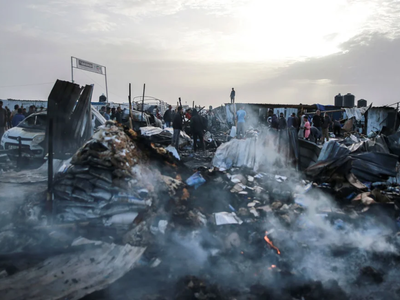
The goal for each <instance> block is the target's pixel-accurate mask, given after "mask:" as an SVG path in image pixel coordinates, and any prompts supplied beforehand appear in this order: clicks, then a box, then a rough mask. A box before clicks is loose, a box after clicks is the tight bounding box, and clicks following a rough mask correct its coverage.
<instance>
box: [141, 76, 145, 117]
mask: <svg viewBox="0 0 400 300" xmlns="http://www.w3.org/2000/svg"><path fill="white" fill-rule="evenodd" d="M145 91H146V84H145V83H143V98H142V119H141V121H143V110H144V93H145Z"/></svg>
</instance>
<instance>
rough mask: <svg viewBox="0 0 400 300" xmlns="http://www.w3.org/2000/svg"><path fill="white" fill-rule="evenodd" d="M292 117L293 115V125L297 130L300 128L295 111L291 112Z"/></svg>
mask: <svg viewBox="0 0 400 300" xmlns="http://www.w3.org/2000/svg"><path fill="white" fill-rule="evenodd" d="M292 117H293V125H292V126H293V127H294V128H296V131H297V132H299V128H300V119H299V117H298V116H296V114H295V113H292Z"/></svg>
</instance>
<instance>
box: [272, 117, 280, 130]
mask: <svg viewBox="0 0 400 300" xmlns="http://www.w3.org/2000/svg"><path fill="white" fill-rule="evenodd" d="M271 128H273V129H275V130H278V129H279V120H278V117H277V116H276V114H273V115H272V119H271Z"/></svg>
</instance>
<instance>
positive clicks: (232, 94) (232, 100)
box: [230, 88, 236, 103]
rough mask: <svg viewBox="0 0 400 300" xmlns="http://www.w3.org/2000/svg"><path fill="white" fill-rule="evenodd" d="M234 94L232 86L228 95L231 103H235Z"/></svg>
mask: <svg viewBox="0 0 400 300" xmlns="http://www.w3.org/2000/svg"><path fill="white" fill-rule="evenodd" d="M235 96H236V92H235V89H234V88H232V91H231V95H230V97H231V103H235Z"/></svg>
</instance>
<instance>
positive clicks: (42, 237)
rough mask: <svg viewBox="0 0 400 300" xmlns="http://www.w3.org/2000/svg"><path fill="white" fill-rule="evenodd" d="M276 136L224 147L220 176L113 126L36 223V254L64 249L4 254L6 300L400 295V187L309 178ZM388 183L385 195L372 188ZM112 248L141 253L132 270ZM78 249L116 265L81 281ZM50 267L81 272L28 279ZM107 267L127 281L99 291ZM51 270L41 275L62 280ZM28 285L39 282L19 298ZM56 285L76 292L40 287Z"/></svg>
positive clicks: (76, 161)
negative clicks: (49, 215) (50, 218)
mask: <svg viewBox="0 0 400 300" xmlns="http://www.w3.org/2000/svg"><path fill="white" fill-rule="evenodd" d="M276 138H277V137H276V136H275V135H273V134H270V133H269V132H261V133H260V134H254V135H252V137H249V138H246V139H242V140H237V139H233V140H231V141H229V142H227V143H224V144H222V146H220V147H219V148H218V149H217V151H216V154H215V156H214V160H213V166H212V167H198V168H197V170H195V172H194V173H193V172H192V170H191V169H190V168H187V167H186V166H185V165H184V164H182V163H180V162H179V161H177V160H175V162H174V161H173V155H171V154H170V153H168V152H167V151H165V149H164V148H158V147H157V145H155V144H152V143H150V145H149V144H148V143H145V142H143V141H142V140H141V138H140V136H137V135H136V134H135V133H134V132H132V131H129V130H127V129H126V128H122V127H118V126H116V124H114V123H112V122H109V123H107V124H106V126H104V127H102V128H100V129H99V130H98V131H97V132H96V133H95V135H94V136H93V137H92V139H91V140H90V141H88V142H87V143H85V145H84V146H83V147H82V148H81V149H79V150H78V152H77V153H76V154H75V155H74V157H73V158H72V159H71V162H70V164H69V165H68V166H65V167H63V168H62V169H61V170H60V172H59V174H58V175H57V177H56V181H55V183H54V193H55V201H54V209H53V214H54V224H53V225H52V226H46V225H45V224H43V220H46V219H44V218H42V217H41V215H44V214H45V211H44V209H43V210H39V212H36V214H37V216H36V218H32V217H30V218H29V222H28V221H25V224H29V225H30V226H31V228H32V229H31V230H32V232H31V240H30V244H31V245H32V244H34V242H35V239H36V240H37V243H38V244H40V245H39V246H35V247H34V248H35V249H43V247H44V248H45V249H49V247H50V245H51V247H50V248H51V251H47V252H45V253H46V254H47V255H46V257H43V255H42V256H39V258H38V257H37V256H36V257H35V260H33V259H31V261H29V262H26V263H24V264H21V263H20V264H18V263H17V262H16V257H20V255H21V250H20V249H22V250H23V251H27V250H26V249H31V248H32V247H29V248H27V247H25V248H21V247H20V248H19V250H18V251H10V250H9V251H8V252H9V253H8V256H7V259H5V256H3V258H2V256H1V255H0V261H1V262H2V264H0V272H1V268H3V274H4V276H5V278H4V279H2V280H0V292H1V291H6V292H7V297H6V298H4V299H23V297H22V296H26V295H29V293H35V295H38V297H37V299H50V298H52V299H61V298H62V297H64V298H65V297H66V296H67V295H74V297H75V298H73V297H72V298H73V299H79V298H82V297H84V296H85V295H86V296H85V297H84V299H86V300H88V299H291V300H292V299H366V298H367V297H368V299H395V298H397V297H399V295H400V283H399V282H398V280H397V278H398V275H399V272H398V271H397V269H398V266H399V262H400V255H399V254H400V235H398V234H397V232H398V231H399V227H398V226H399V225H398V223H397V222H396V220H397V221H398V220H400V219H399V218H398V217H399V215H398V206H397V198H398V197H400V195H399V187H398V185H396V184H394V183H390V182H391V181H390V180H389V181H387V182H385V183H383V182H381V183H380V184H379V185H377V184H376V183H371V184H370V185H369V184H368V183H367V182H364V178H362V177H360V178H358V177H356V175H354V174H352V173H351V172H350V170H351V168H347V169H345V170H342V169H340V168H338V169H337V170H340V172H339V175H340V176H339V175H337V174H338V171H337V170H336V169H334V171H335V172H332V175H335V176H331V177H329V176H327V175H324V176H325V177H324V178H328V179H329V178H331V180H328V181H327V182H322V181H321V180H318V178H313V177H312V176H311V177H305V176H304V175H303V174H301V173H299V172H297V171H296V170H295V169H294V168H292V167H291V166H290V163H291V161H290V160H289V159H288V158H287V156H286V154H282V152H283V151H280V149H281V148H282V146H281V145H280V144H279V143H277V142H276ZM144 145H146V146H144ZM326 147H328V146H326ZM324 153H325V154H326V151H325V152H324V151H322V152H321V159H322V157H323V155H325V154H324ZM350 167H351V165H350ZM311 169H312V168H310V170H311ZM396 171H397V170H396ZM321 172H322V171H321ZM324 172H325V171H324ZM321 174H322V173H321ZM324 174H325V173H324ZM329 174H331V173H329ZM393 174H394V173H390V174H384V175H385V176H387V177H382V178H379V179H380V180H387V179H388V178H389V177H392V176H393ZM395 175H397V173H396V174H395ZM317 177H318V176H317ZM332 178H334V179H335V180H333V179H332ZM383 185H386V186H387V188H386V189H380V194H379V195H378V194H376V193H374V192H373V188H374V187H377V186H379V187H381V186H383ZM365 193H370V194H368V195H366V194H365ZM337 194H339V195H340V196H338V195H337ZM379 197H386V200H385V201H379V200H378V199H380V198H379ZM366 198H370V199H372V200H373V202H372V203H369V202H368V201H362V199H366ZM360 200H361V201H360ZM30 205H31V206H30V207H32V204H30ZM42 206H43V205H42ZM22 211H26V209H25V210H22ZM19 217H20V218H23V217H24V215H22V216H21V214H20V215H19ZM32 219H35V220H37V221H36V223H34V222H33V221H32ZM15 226H16V225H15ZM25 226H27V225H25ZM49 227H50V228H49ZM39 228H40V229H39ZM15 236H16V237H17V235H15ZM20 236H21V235H20ZM36 236H38V237H37V238H36ZM77 246H79V247H80V248H79V249H78V250H77V248H76V247H77ZM41 247H42V248H41ZM74 247H75V248H74ZM110 247H114V248H115V249H118V250H115V251H117V252H118V251H121V250H122V249H126V251H132V253H136V254H135V255H134V254H132V258H129V257H128V258H127V259H125V260H122V263H125V265H126V267H125V268H122V269H121V261H120V260H119V263H118V264H114V263H113V259H108V256H107V253H111V252H112V251H111V252H110V251H109V250H107V249H110ZM120 247H123V248H120ZM101 249H104V258H101V257H102V256H101V255H102V254H99V253H102V250H101ZM93 251H95V252H96V251H97V252H96V253H97V254H93V253H94V252H93ZM51 253H54V254H51ZM74 253H79V255H80V256H81V257H83V258H82V261H85V259H89V262H90V260H91V259H94V262H97V261H98V260H99V259H101V260H104V261H106V263H105V264H103V265H100V266H99V267H95V266H96V264H92V265H91V264H90V263H88V264H86V262H85V266H86V267H85V268H86V269H87V270H88V271H87V272H82V273H80V267H79V266H77V265H73V264H74V263H76V259H75V260H73V258H74V257H76V255H74ZM119 253H121V252H119ZM16 255H19V256H16ZM66 256H68V258H66ZM121 259H122V258H121ZM28 260H29V256H28ZM128 261H129V262H130V263H128ZM50 262H54V264H55V265H56V266H57V269H58V270H63V269H64V268H65V269H66V270H69V271H70V272H74V273H75V275H74V276H73V278H64V277H63V276H64V275H62V274H59V273H57V274H56V273H54V274H55V275H57V276H58V277H57V280H59V281H57V280H56V279H55V277H52V278H53V280H47V281H46V284H45V285H43V283H41V282H40V281H34V280H33V281H32V280H30V281H26V280H25V279H26V278H27V276H30V277H31V276H34V275H36V274H37V273H36V272H37V271H36V268H35V266H37V268H41V267H42V266H43V265H46V264H47V263H50ZM63 263H64V265H65V267H63V266H62V264H63ZM100 267H101V268H107V269H109V270H116V269H119V270H120V271H119V272H118V274H117V273H116V272H113V271H110V274H111V276H110V278H109V280H106V282H101V284H100V281H99V280H100V279H99V278H97V277H96V276H94V275H95V274H98V273H99V272H102V271H103V270H104V269H99V268H100ZM11 270H13V271H11ZM45 271H46V272H48V273H45V274H44V275H43V274H41V275H40V276H41V277H40V276H39V279H49V278H50V277H49V276H50V275H49V274H51V275H53V273H51V271H50V268H48V269H46V270H45ZM87 274H91V275H90V279H87ZM43 276H44V277H43ZM46 276H47V277H46ZM84 278H85V279H84ZM17 279H18V282H27V284H26V285H24V284H22V283H21V284H19V285H18V288H19V289H21V290H22V291H24V293H22V294H19V293H17V294H16V295H17V296H15V297H12V296H11V294H12V293H13V292H15V290H14V289H12V288H11V289H10V284H14V283H15V282H17ZM67 280H68V284H61V283H64V282H66V281H67ZM53 282H54V285H52V284H53ZM60 282H61V283H60ZM28 284H29V285H30V286H32V285H36V287H37V289H36V290H35V291H32V289H29V287H28ZM88 286H90V288H89V289H87V287H88ZM45 288H46V289H49V288H51V289H52V290H54V291H57V290H58V289H62V291H63V292H62V293H60V295H57V294H56V293H50V294H49V295H44V294H43V293H40V292H39V291H38V290H39V289H41V290H43V289H45ZM95 291H97V292H95ZM39 296H42V298H40V297H39Z"/></svg>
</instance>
